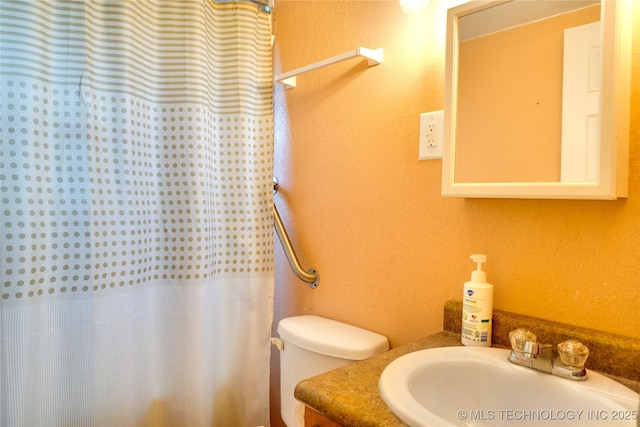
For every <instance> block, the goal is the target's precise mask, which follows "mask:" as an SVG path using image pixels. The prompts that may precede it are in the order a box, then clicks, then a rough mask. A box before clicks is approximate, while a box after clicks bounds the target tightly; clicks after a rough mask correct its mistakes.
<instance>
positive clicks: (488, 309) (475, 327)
mask: <svg viewBox="0 0 640 427" xmlns="http://www.w3.org/2000/svg"><path fill="white" fill-rule="evenodd" d="M470 258H471V259H472V260H473V261H474V262H475V263H476V264H477V268H476V270H474V271H473V272H472V273H471V281H469V282H466V283H465V284H464V294H463V295H462V331H461V335H462V344H464V345H472V346H484V347H490V346H491V326H492V320H491V318H492V316H493V285H492V284H490V283H487V273H486V272H485V271H483V270H482V263H484V262H487V256H486V255H483V254H475V255H471V257H470Z"/></svg>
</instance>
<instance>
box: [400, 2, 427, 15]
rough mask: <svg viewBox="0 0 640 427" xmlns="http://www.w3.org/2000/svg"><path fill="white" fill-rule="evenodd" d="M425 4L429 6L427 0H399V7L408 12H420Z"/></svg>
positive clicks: (425, 7)
mask: <svg viewBox="0 0 640 427" xmlns="http://www.w3.org/2000/svg"><path fill="white" fill-rule="evenodd" d="M427 6H429V0H400V7H401V8H402V10H404V11H405V13H408V14H418V13H422V12H424V11H425V10H426V9H427Z"/></svg>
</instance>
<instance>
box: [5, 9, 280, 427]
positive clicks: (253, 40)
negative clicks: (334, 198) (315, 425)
mask: <svg viewBox="0 0 640 427" xmlns="http://www.w3.org/2000/svg"><path fill="white" fill-rule="evenodd" d="M270 36H271V30H270V21H269V16H268V15H267V14H266V13H265V12H264V11H263V10H261V9H260V8H259V7H258V6H256V5H254V4H251V3H224V4H220V3H215V2H214V1H213V0H190V1H189V0H180V1H167V0H85V1H78V0H75V1H72V0H66V1H64V0H59V1H54V0H46V1H45V0H41V1H40V0H39V1H33V0H26V1H14V0H2V1H1V2H0V49H1V58H0V82H1V85H0V96H1V99H0V101H1V108H0V136H1V147H0V180H1V182H0V189H1V195H0V203H1V208H0V229H1V235H0V263H1V265H0V276H1V277H0V279H1V280H0V346H1V348H0V425H1V426H2V427H62V426H64V427H70V426H79V427H89V426H110V427H125V426H135V427H142V426H181V427H188V426H194V427H195V426H208V427H209V426H224V427H236V426H258V425H265V426H266V425H268V423H269V416H268V413H269V408H268V383H269V380H268V378H269V375H268V370H269V350H270V349H269V335H270V331H271V321H272V319H271V317H272V299H273V261H272V257H273V248H272V245H273V237H272V230H273V229H272V226H273V218H272V216H271V215H272V213H271V212H272V211H271V207H272V197H273V196H272V163H273V162H272V157H273V131H272V122H273V109H272V70H271V52H270Z"/></svg>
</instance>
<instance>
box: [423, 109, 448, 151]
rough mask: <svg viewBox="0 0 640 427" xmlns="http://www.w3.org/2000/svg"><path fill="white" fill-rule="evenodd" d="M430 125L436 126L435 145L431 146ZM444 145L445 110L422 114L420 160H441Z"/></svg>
mask: <svg viewBox="0 0 640 427" xmlns="http://www.w3.org/2000/svg"><path fill="white" fill-rule="evenodd" d="M429 124H432V125H435V145H433V143H431V144H429V142H428V140H429V139H430V138H429V136H428V135H427V133H428V129H429ZM443 145H444V110H438V111H431V112H429V113H422V114H420V148H419V152H418V159H420V160H432V159H441V158H442V150H443Z"/></svg>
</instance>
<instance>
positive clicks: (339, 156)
mask: <svg viewBox="0 0 640 427" xmlns="http://www.w3.org/2000/svg"><path fill="white" fill-rule="evenodd" d="M458 3H460V2H459V1H458ZM447 7H448V6H447V1H446V0H431V3H430V5H429V8H428V9H427V11H426V13H425V14H424V15H422V16H408V15H406V14H404V12H402V10H401V9H400V6H399V4H398V2H397V1H391V0H388V1H348V0H345V1H319V0H314V1H295V0H278V1H277V2H276V7H275V13H274V18H275V23H274V24H275V34H276V43H275V50H274V55H275V57H274V58H275V70H276V72H282V71H288V70H291V69H293V68H297V67H300V66H304V65H307V64H309V63H312V62H315V61H318V60H322V59H325V58H328V57H331V56H333V55H336V54H339V53H342V52H346V51H348V50H351V49H354V48H355V47H357V46H365V47H370V48H378V47H382V48H384V63H383V64H381V65H379V66H375V67H372V68H369V67H367V65H366V63H362V62H361V61H359V60H355V59H353V60H350V61H346V62H343V63H340V64H336V65H333V66H331V67H327V68H323V69H321V70H317V71H314V72H311V73H307V74H304V75H302V76H299V77H298V87H297V88H295V89H292V90H288V91H285V90H284V89H283V88H282V86H280V85H278V86H277V87H276V92H275V102H276V105H275V108H276V112H275V114H276V129H275V132H276V154H275V175H276V176H277V177H278V178H279V179H280V191H279V193H278V194H277V195H276V196H275V202H276V204H277V206H278V208H279V210H280V213H281V215H282V217H283V220H284V222H285V224H286V226H287V229H288V232H289V234H290V236H291V239H292V241H293V243H294V246H295V248H296V250H297V252H298V255H299V257H300V260H301V263H302V264H303V266H305V267H306V268H309V267H314V268H316V269H317V270H318V271H319V274H320V286H319V287H318V288H317V289H315V290H311V289H309V288H308V287H307V286H306V284H304V283H303V282H301V281H299V280H298V279H296V278H295V277H294V276H293V274H292V273H291V271H290V269H289V266H288V264H287V261H286V259H285V257H284V254H283V252H282V248H281V247H280V245H279V243H278V242H277V240H276V248H275V254H276V289H275V314H274V331H275V328H276V326H277V322H278V321H279V320H280V319H281V318H283V317H288V316H293V315H300V314H317V315H321V316H325V317H328V318H332V319H337V320H340V321H343V322H346V323H350V324H353V325H357V326H361V327H363V328H366V329H369V330H372V331H375V332H378V333H381V334H383V335H386V336H387V337H389V339H390V341H391V344H392V346H398V345H401V344H405V343H407V342H410V341H412V340H415V339H418V338H420V337H423V336H426V335H429V334H432V333H435V332H438V331H440V330H441V329H442V312H443V304H444V302H445V301H446V300H448V299H451V298H457V299H461V293H462V283H463V282H465V281H466V280H468V279H469V277H470V272H471V270H472V269H473V264H472V262H471V261H470V260H469V255H470V254H472V253H486V254H487V255H488V258H489V262H488V265H487V268H486V269H487V273H488V277H489V279H490V281H491V282H492V283H493V284H494V285H495V300H494V306H495V307H496V308H498V309H503V310H508V311H512V312H516V313H522V314H526V315H533V316H537V317H542V318H545V319H552V320H556V321H559V322H566V323H570V324H575V325H580V326H584V327H590V328H596V329H600V330H604V331H607V332H613V333H619V334H623V335H627V336H631V337H635V338H640V321H639V320H638V316H637V312H638V307H640V290H639V287H640V120H639V118H640V7H636V8H635V9H634V42H633V55H634V57H633V83H632V91H633V94H632V105H631V138H630V145H631V153H630V187H629V198H628V199H626V200H619V201H613V202H605V201H562V200H491V199H458V198H443V197H441V196H440V185H441V173H442V162H441V161H440V160H432V161H418V124H419V114H420V113H421V112H426V111H432V110H439V109H442V108H443V105H444V100H443V97H444V47H445V40H444V38H445V28H444V26H445V16H446V8H447ZM274 333H275V332H274ZM278 363H279V357H278V354H277V351H274V357H273V364H272V368H273V369H272V371H273V375H272V378H273V381H272V405H273V411H272V412H273V416H272V418H273V420H272V425H274V426H278V425H281V424H279V423H280V422H281V421H280V418H279V410H278V408H279V396H278V393H279V381H278V375H279V368H278Z"/></svg>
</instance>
